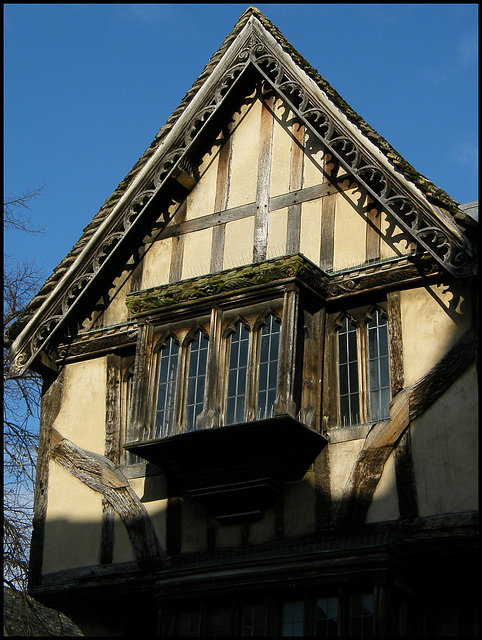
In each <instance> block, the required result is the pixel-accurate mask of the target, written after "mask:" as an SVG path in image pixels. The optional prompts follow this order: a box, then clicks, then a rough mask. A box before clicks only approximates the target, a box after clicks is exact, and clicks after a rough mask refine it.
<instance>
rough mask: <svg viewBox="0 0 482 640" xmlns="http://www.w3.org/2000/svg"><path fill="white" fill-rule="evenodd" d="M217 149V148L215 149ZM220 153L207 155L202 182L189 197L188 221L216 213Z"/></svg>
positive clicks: (204, 160) (204, 159) (202, 172)
mask: <svg viewBox="0 0 482 640" xmlns="http://www.w3.org/2000/svg"><path fill="white" fill-rule="evenodd" d="M214 149H217V147H214ZM218 164H219V153H214V151H213V154H211V153H209V154H206V155H205V156H204V158H203V163H202V165H201V176H200V180H199V181H198V183H197V184H196V186H195V187H194V189H193V190H192V191H191V193H190V194H189V195H188V197H187V209H186V220H192V219H193V218H199V217H200V216H205V215H207V214H209V213H213V211H214V202H215V198H216V181H217V174H218Z"/></svg>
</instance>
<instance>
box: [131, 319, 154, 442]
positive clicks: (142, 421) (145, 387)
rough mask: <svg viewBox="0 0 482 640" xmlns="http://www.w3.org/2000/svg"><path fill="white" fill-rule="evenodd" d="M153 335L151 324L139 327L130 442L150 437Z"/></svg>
mask: <svg viewBox="0 0 482 640" xmlns="http://www.w3.org/2000/svg"><path fill="white" fill-rule="evenodd" d="M153 333H154V329H153V327H152V325H151V324H148V323H145V324H141V325H140V326H139V333H138V336H137V346H136V359H135V365H134V379H133V383H132V398H133V402H131V403H130V414H129V416H128V421H129V422H128V427H127V440H128V441H134V440H139V439H142V438H144V439H148V438H149V437H150V429H151V427H150V424H151V423H150V420H149V416H150V413H151V411H152V398H153V395H152V394H153V388H154V387H153V385H155V384H156V381H155V380H153V376H152V375H151V369H152V367H153V362H152V351H153Z"/></svg>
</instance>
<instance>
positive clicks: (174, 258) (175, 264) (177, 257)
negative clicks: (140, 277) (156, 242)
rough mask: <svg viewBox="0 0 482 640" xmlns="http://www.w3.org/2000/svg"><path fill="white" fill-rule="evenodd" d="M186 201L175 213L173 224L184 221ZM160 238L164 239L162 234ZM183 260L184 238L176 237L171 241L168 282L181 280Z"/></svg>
mask: <svg viewBox="0 0 482 640" xmlns="http://www.w3.org/2000/svg"><path fill="white" fill-rule="evenodd" d="M186 215H187V199H186V200H184V202H183V203H182V204H181V206H180V207H179V209H178V210H177V212H176V216H175V222H176V224H177V225H180V224H182V223H183V222H184V221H185V220H186ZM162 237H165V236H164V234H163V236H162ZM183 259H184V236H182V235H176V236H175V237H174V238H173V240H172V248H171V265H170V267H169V282H177V281H178V280H180V279H181V278H182V263H183Z"/></svg>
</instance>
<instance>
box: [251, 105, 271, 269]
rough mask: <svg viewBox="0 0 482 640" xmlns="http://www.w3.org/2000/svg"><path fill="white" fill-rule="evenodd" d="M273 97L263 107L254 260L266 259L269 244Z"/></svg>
mask: <svg viewBox="0 0 482 640" xmlns="http://www.w3.org/2000/svg"><path fill="white" fill-rule="evenodd" d="M272 108H273V98H272V97H271V98H268V99H267V101H266V104H264V103H263V104H262V108H261V124H260V133H259V138H260V140H259V153H258V182H257V187H256V214H255V217H254V246H253V262H261V261H262V260H265V259H266V250H267V246H268V211H269V209H268V206H269V181H270V173H271V147H272V140H273V118H272V116H271V111H272Z"/></svg>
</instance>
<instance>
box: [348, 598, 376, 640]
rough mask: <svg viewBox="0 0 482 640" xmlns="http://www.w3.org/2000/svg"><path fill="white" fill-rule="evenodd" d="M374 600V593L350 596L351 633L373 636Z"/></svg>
mask: <svg viewBox="0 0 482 640" xmlns="http://www.w3.org/2000/svg"><path fill="white" fill-rule="evenodd" d="M373 617H374V602H373V594H372V593H353V594H352V595H351V596H350V635H351V636H373Z"/></svg>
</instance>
